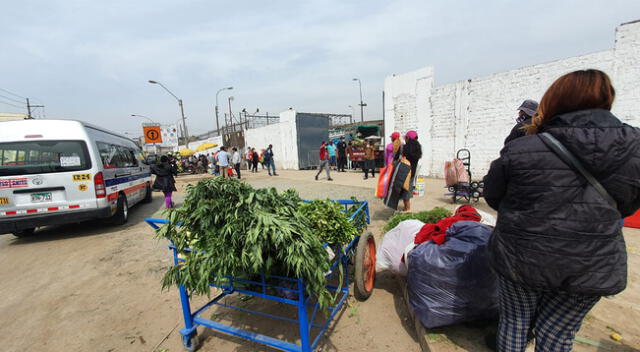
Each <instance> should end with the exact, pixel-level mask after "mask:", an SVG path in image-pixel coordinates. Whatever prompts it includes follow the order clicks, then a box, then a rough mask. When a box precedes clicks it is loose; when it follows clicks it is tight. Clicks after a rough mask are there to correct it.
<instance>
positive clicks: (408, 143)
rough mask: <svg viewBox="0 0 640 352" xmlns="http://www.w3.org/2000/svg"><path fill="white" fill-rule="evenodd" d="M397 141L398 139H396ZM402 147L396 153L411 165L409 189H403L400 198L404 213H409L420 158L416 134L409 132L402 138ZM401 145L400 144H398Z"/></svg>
mask: <svg viewBox="0 0 640 352" xmlns="http://www.w3.org/2000/svg"><path fill="white" fill-rule="evenodd" d="M398 139H399V138H398ZM404 140H405V144H404V146H401V147H398V150H397V152H396V153H398V154H401V155H402V156H403V157H404V158H406V159H407V160H408V161H409V164H411V181H409V189H408V190H406V189H403V190H402V194H401V195H400V198H402V202H403V203H404V209H403V211H405V212H410V211H411V198H413V190H414V189H415V188H416V177H417V173H418V162H419V161H420V159H421V158H422V146H421V145H420V142H418V133H417V132H416V131H409V132H407V134H406V135H405V136H404ZM400 144H402V143H400Z"/></svg>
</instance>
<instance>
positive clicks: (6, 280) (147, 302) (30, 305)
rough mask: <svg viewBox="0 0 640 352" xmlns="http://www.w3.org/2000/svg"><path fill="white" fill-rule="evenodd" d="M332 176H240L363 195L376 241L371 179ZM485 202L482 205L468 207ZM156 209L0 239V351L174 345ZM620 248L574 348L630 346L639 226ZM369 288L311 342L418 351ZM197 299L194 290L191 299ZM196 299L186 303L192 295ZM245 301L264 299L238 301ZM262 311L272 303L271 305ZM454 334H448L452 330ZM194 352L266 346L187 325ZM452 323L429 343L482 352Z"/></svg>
mask: <svg viewBox="0 0 640 352" xmlns="http://www.w3.org/2000/svg"><path fill="white" fill-rule="evenodd" d="M332 176H333V178H334V179H335V181H333V182H329V181H326V180H320V181H314V180H313V172H312V171H295V172H294V171H282V172H281V176H278V177H269V176H267V175H266V174H265V173H264V172H262V173H260V174H258V175H252V174H248V175H246V181H247V182H249V183H250V184H252V185H253V186H255V187H276V188H278V189H280V190H283V189H287V188H296V189H297V190H298V191H299V192H300V194H301V196H302V197H303V198H307V199H313V198H332V199H347V198H350V197H351V196H355V197H357V198H358V199H361V200H369V201H370V206H371V214H372V224H371V226H370V228H369V230H371V231H372V232H373V233H374V235H375V236H376V238H377V239H378V240H379V239H380V238H381V237H382V235H383V234H382V233H381V228H382V226H383V225H384V222H385V220H386V219H387V218H388V217H389V216H390V215H392V211H390V210H388V209H386V208H385V207H384V206H383V205H382V204H381V202H380V201H379V200H375V199H374V197H373V188H374V185H375V181H374V180H372V179H370V180H366V181H364V180H362V177H361V174H356V173H346V174H344V173H340V174H337V173H332ZM201 177H206V176H181V177H179V178H178V181H179V192H178V194H177V196H176V199H177V202H178V204H179V203H180V200H181V199H182V198H183V190H184V186H185V185H186V184H187V183H192V182H197V180H198V179H200V178H201ZM443 191H444V188H443V183H442V181H441V180H428V181H427V195H426V196H425V197H421V198H418V199H416V200H415V202H414V210H422V209H430V208H432V207H434V206H446V207H449V208H450V209H453V208H454V206H453V204H451V201H450V200H449V199H447V198H445V197H444V196H443V195H442V193H443ZM478 206H479V207H480V208H481V209H483V210H489V209H488V207H487V206H486V204H484V203H482V202H481V203H479V205H478ZM161 216H162V199H161V196H160V194H158V193H155V194H154V200H153V202H152V203H151V204H145V205H137V206H135V207H134V208H132V209H131V211H130V220H129V223H128V224H127V225H126V226H122V227H113V226H109V225H106V224H101V223H96V222H87V223H81V224H73V225H67V226H60V227H50V228H44V229H41V230H39V233H38V234H37V235H36V236H35V237H33V238H28V239H18V238H15V237H14V236H12V235H2V236H0V253H1V254H0V280H1V282H2V285H1V286H0V297H2V298H3V299H2V300H0V350H2V351H54V352H57V351H60V352H61V351H105V352H107V351H152V350H153V349H154V347H156V345H158V344H159V343H160V342H161V341H163V339H164V338H165V337H166V336H168V337H167V338H166V340H164V341H163V342H162V343H160V345H159V346H158V349H157V350H158V351H180V350H182V345H181V342H180V334H179V333H178V330H180V329H181V328H182V325H183V323H182V320H181V309H180V303H179V299H178V294H177V290H176V289H174V288H172V289H170V290H166V291H162V290H161V284H160V280H161V277H162V274H163V272H164V270H165V269H166V268H167V267H168V266H169V265H171V256H170V252H169V250H168V249H167V243H166V241H164V240H158V239H156V238H154V233H153V231H152V229H151V228H150V227H149V226H148V225H146V224H145V223H144V221H143V219H144V218H146V217H161ZM625 236H626V238H627V241H628V246H629V247H628V250H629V269H630V272H629V287H628V289H627V290H626V291H625V292H624V293H622V294H620V295H618V296H616V297H612V298H607V299H603V300H602V301H601V302H600V303H598V305H597V306H596V308H595V309H594V310H593V311H592V313H591V314H590V315H589V317H588V319H587V321H586V323H585V325H584V327H583V329H582V330H581V331H580V334H579V336H581V337H585V338H589V339H591V340H594V341H596V342H601V343H603V344H606V345H605V347H600V348H591V347H589V346H588V345H583V344H576V349H575V350H576V351H607V350H612V351H619V350H624V349H622V348H624V345H623V344H620V343H615V342H612V341H611V339H610V338H609V335H610V333H611V332H612V331H616V332H618V333H620V334H621V335H622V336H623V343H624V344H625V345H628V346H630V347H629V348H627V349H626V350H630V351H634V350H637V348H639V346H640V326H639V324H638V321H640V306H639V305H638V302H639V301H640V300H639V298H640V287H639V286H638V285H639V282H640V278H639V277H638V276H639V275H640V270H638V267H639V266H638V264H640V231H637V230H629V229H625ZM375 288H376V290H375V291H374V293H373V295H372V296H371V298H370V299H369V300H368V301H366V302H358V301H356V300H355V299H350V300H349V304H348V306H347V307H346V308H345V309H343V311H342V312H341V314H339V315H338V316H337V318H336V323H335V324H334V325H333V326H332V328H331V331H329V333H328V334H327V337H326V338H324V339H323V340H322V342H321V343H320V346H321V350H323V351H409V352H410V351H420V346H419V344H418V341H419V337H418V336H416V333H415V329H414V326H413V323H412V322H411V320H410V318H409V314H408V312H407V310H406V304H405V302H404V300H403V298H402V294H401V290H400V288H399V286H398V284H397V281H396V279H395V277H394V276H393V275H390V274H388V273H381V274H379V275H378V277H377V281H376V286H375ZM200 300H201V299H200ZM196 301H198V300H196ZM246 305H247V306H261V307H265V305H264V304H262V303H261V302H258V301H255V300H250V301H247V302H246ZM266 309H267V311H269V310H281V307H279V306H277V305H272V306H266ZM212 314H213V315H214V316H215V317H216V318H220V319H222V320H230V321H233V322H234V324H236V325H237V326H241V327H244V328H247V329H252V330H256V331H257V332H259V333H263V334H271V335H272V336H276V337H280V338H286V339H290V340H292V341H294V340H295V336H296V334H295V332H296V329H297V328H296V327H295V326H294V325H288V324H286V323H285V324H274V323H273V322H272V321H270V320H269V319H265V318H259V317H254V316H248V315H247V314H246V313H226V312H223V311H219V310H214V311H212ZM456 334H457V335H456ZM199 335H200V337H201V340H203V341H202V343H201V347H200V351H223V352H226V351H275V350H272V349H270V348H266V347H264V346H262V345H256V344H252V343H249V342H247V341H245V340H241V339H238V338H234V337H229V336H226V335H223V334H218V333H213V332H211V331H202V330H199ZM458 335H460V330H457V331H435V332H430V333H429V336H428V338H429V339H431V340H432V341H431V343H432V346H433V347H435V348H432V350H433V351H484V349H483V348H481V347H480V346H478V345H477V344H476V343H471V345H470V344H469V343H468V342H464V341H463V340H464V339H465V338H466V335H465V336H462V337H460V336H458Z"/></svg>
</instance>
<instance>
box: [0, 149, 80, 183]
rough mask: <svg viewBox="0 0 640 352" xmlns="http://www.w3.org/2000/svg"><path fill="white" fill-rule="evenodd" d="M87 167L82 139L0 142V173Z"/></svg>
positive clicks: (13, 173)
mask: <svg viewBox="0 0 640 352" xmlns="http://www.w3.org/2000/svg"><path fill="white" fill-rule="evenodd" d="M90 168H91V159H90V158H89V152H88V150H87V144H86V143H85V142H84V141H28V142H9V143H0V176H17V175H28V174H45V173H52V172H66V171H79V170H87V169H90Z"/></svg>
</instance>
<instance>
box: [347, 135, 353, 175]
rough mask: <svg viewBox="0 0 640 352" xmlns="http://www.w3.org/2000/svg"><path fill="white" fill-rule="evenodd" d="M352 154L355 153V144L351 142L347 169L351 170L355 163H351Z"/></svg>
mask: <svg viewBox="0 0 640 352" xmlns="http://www.w3.org/2000/svg"><path fill="white" fill-rule="evenodd" d="M352 152H353V143H352V142H351V141H349V143H347V169H349V170H351V169H352V168H353V163H352V162H351V153H352Z"/></svg>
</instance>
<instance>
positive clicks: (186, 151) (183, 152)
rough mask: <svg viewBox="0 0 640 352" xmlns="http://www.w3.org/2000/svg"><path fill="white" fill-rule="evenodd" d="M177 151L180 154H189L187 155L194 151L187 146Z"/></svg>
mask: <svg viewBox="0 0 640 352" xmlns="http://www.w3.org/2000/svg"><path fill="white" fill-rule="evenodd" d="M179 153H180V155H182V156H189V155H193V154H194V153H195V152H194V151H193V150H191V149H189V148H185V149H180V152H179Z"/></svg>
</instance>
